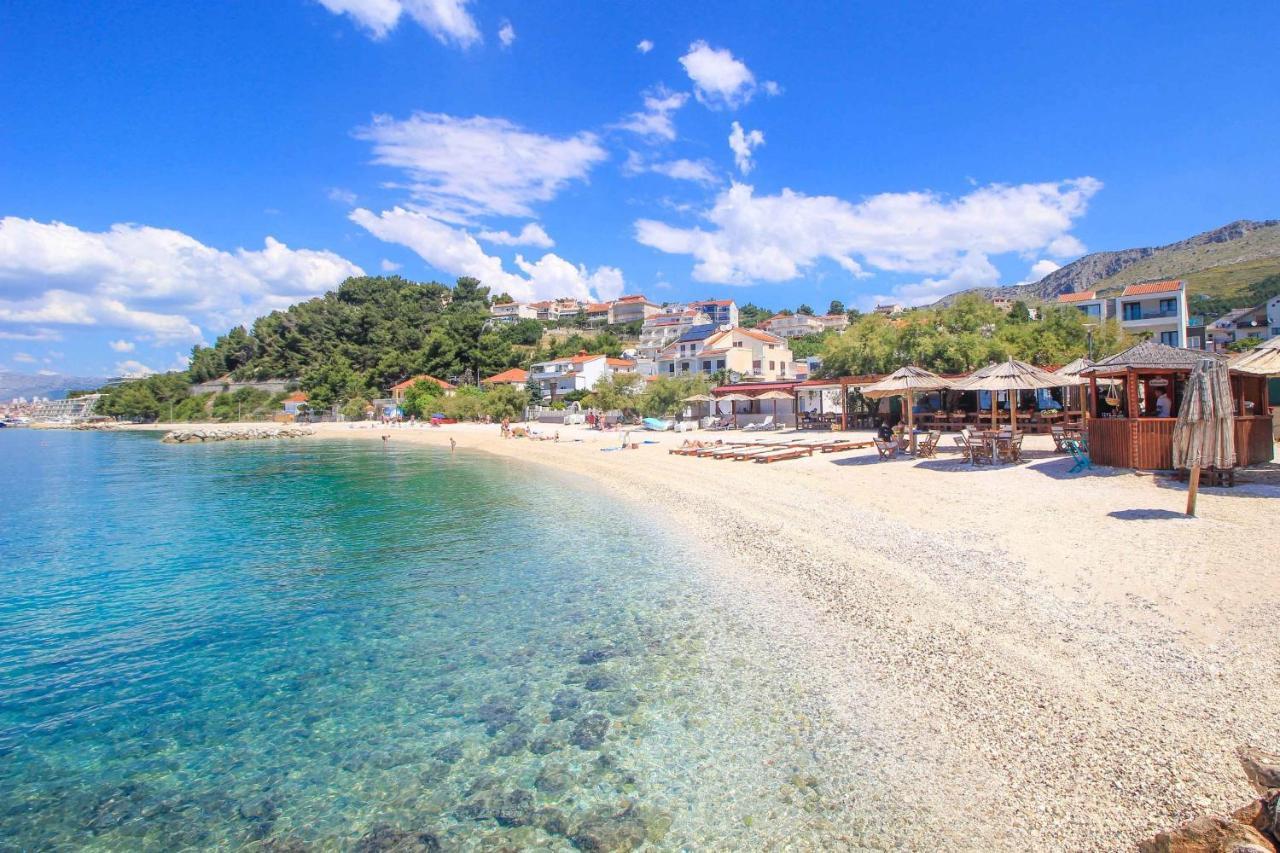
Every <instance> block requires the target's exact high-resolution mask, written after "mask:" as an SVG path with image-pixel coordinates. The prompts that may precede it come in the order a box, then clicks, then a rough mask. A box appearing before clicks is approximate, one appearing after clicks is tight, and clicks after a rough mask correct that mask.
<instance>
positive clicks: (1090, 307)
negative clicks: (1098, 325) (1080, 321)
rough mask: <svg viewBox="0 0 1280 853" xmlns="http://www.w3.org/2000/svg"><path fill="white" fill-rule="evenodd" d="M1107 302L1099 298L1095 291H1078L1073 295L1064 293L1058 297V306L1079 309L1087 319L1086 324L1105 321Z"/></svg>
mask: <svg viewBox="0 0 1280 853" xmlns="http://www.w3.org/2000/svg"><path fill="white" fill-rule="evenodd" d="M1107 302H1108V300H1107V299H1105V298H1100V297H1099V296H1098V294H1097V291H1093V290H1080V291H1077V292H1075V293H1064V294H1062V295H1061V296H1059V297H1058V304H1059V305H1070V306H1072V307H1074V308H1077V309H1079V311H1080V313H1081V314H1084V316H1085V317H1087V318H1088V320H1087V321H1086V322H1090V321H1092V322H1101V321H1103V320H1105V319H1107Z"/></svg>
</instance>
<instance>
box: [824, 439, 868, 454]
mask: <svg viewBox="0 0 1280 853" xmlns="http://www.w3.org/2000/svg"><path fill="white" fill-rule="evenodd" d="M870 446H871V442H869V441H855V440H854V439H852V438H836V439H833V440H831V441H828V442H826V443H824V444H823V445H822V452H823V453H839V452H841V451H844V450H861V449H862V448H864V447H870Z"/></svg>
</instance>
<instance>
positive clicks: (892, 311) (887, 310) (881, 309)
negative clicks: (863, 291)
mask: <svg viewBox="0 0 1280 853" xmlns="http://www.w3.org/2000/svg"><path fill="white" fill-rule="evenodd" d="M905 310H906V309H905V308H903V307H902V305H901V304H900V303H897V302H889V303H886V304H884V305H877V306H876V307H875V308H874V309H873V310H872V312H871V313H872V314H883V315H885V316H886V317H897V316H898V315H899V314H901V313H902V312H903V311H905Z"/></svg>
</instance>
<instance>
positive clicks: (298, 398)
mask: <svg viewBox="0 0 1280 853" xmlns="http://www.w3.org/2000/svg"><path fill="white" fill-rule="evenodd" d="M308 399H310V398H309V397H307V395H306V394H304V393H302V392H301V391H294V392H293V393H292V394H290V395H289V396H288V397H285V398H284V401H285V402H286V403H305V402H307V400H308Z"/></svg>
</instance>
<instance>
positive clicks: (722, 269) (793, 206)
mask: <svg viewBox="0 0 1280 853" xmlns="http://www.w3.org/2000/svg"><path fill="white" fill-rule="evenodd" d="M1101 186H1102V184H1101V182H1099V181H1097V180H1095V179H1094V178H1088V177H1086V178H1078V179H1076V180H1069V181H1062V182H1057V183H1041V184H1020V185H1017V186H1004V185H999V184H996V185H991V186H986V187H981V188H979V189H976V190H973V191H972V192H970V193H967V194H966V195H963V196H960V197H958V198H948V197H944V196H940V195H937V194H935V193H928V192H908V193H883V194H881V195H876V196H871V197H870V198H867V199H865V200H863V201H861V202H859V203H857V204H853V203H850V202H847V201H845V200H843V199H840V198H836V197H833V196H806V195H803V194H801V193H796V192H792V191H791V190H783V191H782V192H781V193H780V194H778V195H773V196H756V195H755V194H754V190H753V188H752V187H751V186H749V185H746V184H733V185H732V186H731V187H730V188H729V189H727V190H725V191H724V192H722V193H721V194H720V195H719V196H718V197H717V199H716V202H715V204H714V206H713V207H712V208H711V209H710V210H709V211H706V212H705V213H704V214H703V216H704V218H705V219H706V220H707V221H708V222H709V223H710V225H711V227H710V228H703V227H693V228H677V227H674V226H671V225H668V224H666V223H663V222H658V221H654V220H647V219H642V220H639V221H637V222H636V239H637V240H638V241H639V242H640V243H642V244H644V245H646V246H651V247H653V248H655V249H658V250H660V251H663V252H667V253H669V254H684V255H690V256H692V257H693V258H694V260H695V261H696V263H695V265H694V268H693V277H694V278H695V279H696V280H698V281H705V282H718V283H724V284H753V283H756V282H760V281H773V282H777V281H788V280H791V279H794V278H797V277H798V276H800V275H801V274H802V273H803V272H804V271H806V270H807V269H809V268H810V267H812V266H813V265H814V264H816V263H817V262H818V261H819V260H822V259H828V260H831V261H834V262H835V263H837V264H838V265H840V266H841V267H842V268H843V269H845V270H846V271H847V272H849V273H850V274H852V275H862V274H864V266H865V267H873V268H876V269H879V270H884V271H888V272H908V273H918V274H923V275H927V276H933V277H935V278H936V279H937V280H938V281H941V280H942V279H945V278H947V277H949V276H953V275H957V274H963V275H966V276H969V277H970V278H971V279H972V278H974V277H980V276H981V275H982V274H985V273H986V271H987V269H986V268H987V267H989V266H990V264H989V261H987V256H989V255H999V254H1004V253H1008V252H1017V253H1026V254H1029V253H1032V252H1036V251H1040V250H1042V249H1044V248H1045V247H1047V246H1049V245H1050V244H1053V243H1055V242H1060V241H1061V239H1062V238H1063V237H1064V236H1069V234H1068V231H1069V230H1070V228H1071V227H1072V226H1073V224H1074V222H1075V220H1076V219H1078V218H1079V217H1080V216H1082V215H1083V214H1084V212H1085V210H1086V208H1087V205H1088V201H1089V199H1090V198H1091V197H1092V196H1093V195H1094V194H1095V193H1096V192H1097V191H1098V190H1099V189H1100V188H1101ZM984 265H985V266H984ZM930 286H931V285H929V284H928V280H926V281H923V282H920V283H919V284H917V285H914V286H913V287H915V288H917V289H919V288H924V289H926V290H927V289H929V287H930ZM938 286H941V285H938ZM913 292H920V293H923V291H922V290H917V291H913Z"/></svg>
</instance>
